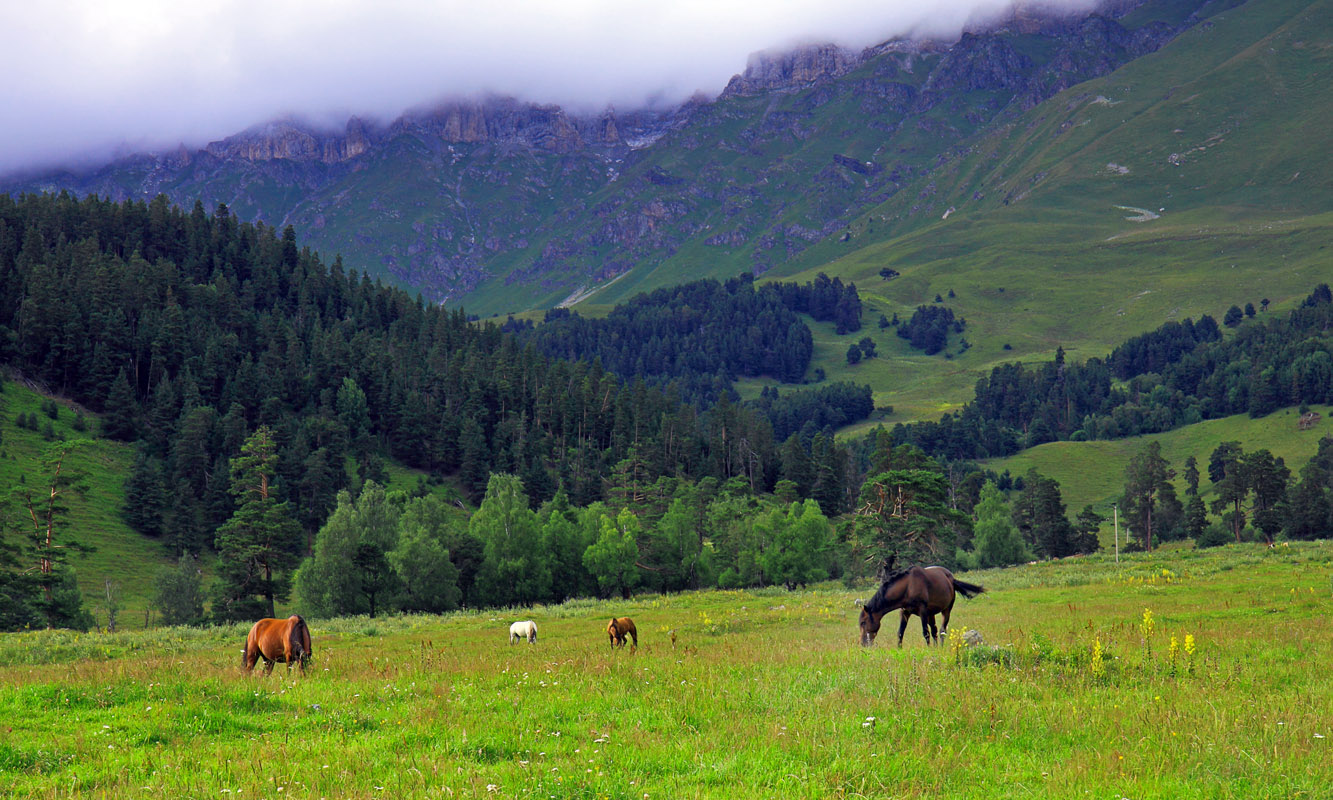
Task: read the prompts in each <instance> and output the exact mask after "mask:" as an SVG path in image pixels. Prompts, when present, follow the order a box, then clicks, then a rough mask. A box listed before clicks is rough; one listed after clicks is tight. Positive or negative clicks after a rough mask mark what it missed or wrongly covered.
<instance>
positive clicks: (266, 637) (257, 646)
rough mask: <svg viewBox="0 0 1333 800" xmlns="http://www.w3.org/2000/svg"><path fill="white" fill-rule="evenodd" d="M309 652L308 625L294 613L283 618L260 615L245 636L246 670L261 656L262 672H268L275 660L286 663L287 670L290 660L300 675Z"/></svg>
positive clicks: (289, 669) (252, 667)
mask: <svg viewBox="0 0 1333 800" xmlns="http://www.w3.org/2000/svg"><path fill="white" fill-rule="evenodd" d="M310 654H311V650H310V628H308V627H306V624H305V620H303V619H301V618H300V617H299V616H298V615H296V614H293V615H291V616H290V617H288V618H287V619H261V620H260V621H258V622H256V623H255V624H254V626H253V627H252V628H250V635H249V636H247V637H245V670H246V672H250V671H252V670H253V669H254V668H255V664H256V663H257V662H258V661H259V659H260V658H261V657H262V658H263V659H264V674H265V675H268V674H269V673H271V672H272V671H273V665H274V664H275V663H277V662H279V661H281V662H283V663H285V664H286V665H287V671H288V672H290V671H291V669H292V664H296V665H297V666H299V667H300V669H301V674H302V675H304V674H305V665H306V662H308V661H309V660H310Z"/></svg>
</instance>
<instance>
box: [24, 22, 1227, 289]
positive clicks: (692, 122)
mask: <svg viewBox="0 0 1333 800" xmlns="http://www.w3.org/2000/svg"><path fill="white" fill-rule="evenodd" d="M1154 2H1156V0H1148V2H1147V3H1145V4H1144V5H1153V4H1154ZM1158 5H1161V6H1163V8H1165V9H1167V11H1169V12H1171V13H1175V14H1176V18H1175V19H1174V20H1171V21H1166V20H1163V19H1162V17H1163V16H1169V14H1165V13H1158V14H1154V15H1148V16H1147V18H1146V19H1147V21H1144V22H1140V23H1135V24H1132V25H1127V24H1125V23H1124V22H1122V20H1123V18H1124V15H1125V14H1127V13H1129V12H1130V11H1133V9H1134V8H1138V7H1139V6H1138V5H1137V4H1125V3H1121V4H1120V5H1118V6H1116V7H1115V9H1114V10H1113V13H1111V14H1091V15H1087V16H1083V17H1079V18H1069V17H1067V16H1063V15H1051V14H1045V15H1041V14H1034V13H1032V12H1031V10H1030V9H1029V10H1022V11H1020V12H1016V13H1015V14H1014V15H1012V16H1011V17H1009V18H1007V19H1005V20H1002V21H1001V22H1000V23H999V24H997V25H992V26H990V27H988V28H986V29H984V30H977V31H972V32H968V33H965V34H963V35H962V36H961V37H960V38H959V39H958V40H957V41H955V42H949V43H943V42H933V41H891V42H885V43H883V44H881V45H878V46H875V47H871V48H866V49H865V50H862V51H851V50H848V49H846V48H842V47H839V46H836V45H830V44H822V45H809V46H806V47H800V48H796V49H794V50H791V51H787V52H782V53H762V54H756V55H755V56H752V57H751V59H750V60H749V63H748V64H747V66H746V69H745V71H744V72H743V73H741V74H739V75H737V76H735V77H733V78H732V79H731V81H730V82H729V83H728V84H727V86H726V88H725V89H724V90H723V91H722V92H721V93H720V95H719V96H718V97H717V98H716V99H712V100H709V99H704V98H694V99H691V100H690V101H688V102H686V103H684V104H682V105H681V106H679V107H676V108H672V109H666V110H653V109H649V110H633V111H629V112H618V111H616V110H615V109H605V110H603V111H601V112H598V113H579V112H572V111H568V110H565V109H562V108H560V107H558V106H552V105H540V104H534V103H528V102H523V101H520V100H517V99H513V98H504V97H484V98H475V99H470V100H456V101H451V102H447V103H443V104H440V105H437V106H432V107H427V108H422V109H416V110H413V111H410V112H408V113H406V114H404V115H403V116H401V117H399V118H398V119H396V120H394V121H392V122H390V123H388V124H377V123H374V122H372V121H366V120H361V119H358V118H352V119H351V120H349V121H348V122H347V124H346V126H345V128H344V129H343V130H341V131H336V130H321V129H320V128H318V127H317V126H312V125H308V124H304V123H302V122H300V121H297V120H293V119H288V120H279V121H276V122H273V123H269V124H266V125H261V126H256V127H255V128H251V129H250V130H247V131H245V132H243V133H241V134H237V135H236V136H232V137H228V138H226V139H223V140H221V141H218V142H213V143H210V144H209V145H207V146H206V147H204V148H202V149H200V150H196V151H189V150H187V149H185V148H178V149H177V150H174V151H171V152H169V153H164V154H156V155H142V156H135V157H132V158H129V159H123V160H121V161H118V162H116V163H113V164H110V165H107V166H105V167H103V168H100V169H97V170H93V171H91V172H84V173H72V172H63V173H53V174H49V175H44V176H39V177H37V178H28V179H23V180H3V179H0V190H11V191H22V190H33V189H40V190H59V189H70V190H73V191H77V192H93V193H97V194H100V195H103V196H107V197H111V198H113V199H118V200H119V199H126V198H143V199H147V198H150V197H152V196H154V195H156V194H157V193H159V192H162V193H165V194H167V195H168V196H169V197H170V198H171V199H172V200H173V201H175V202H177V203H181V204H184V205H190V204H193V203H194V202H195V201H196V200H202V201H203V202H204V203H205V204H206V205H212V204H214V203H218V202H225V203H227V204H228V205H229V207H231V208H232V210H233V211H234V212H235V213H237V214H238V215H240V216H242V217H244V218H260V219H263V220H264V221H266V222H269V223H271V224H279V225H283V224H288V223H291V224H294V225H297V226H298V227H299V228H300V229H301V231H302V235H303V237H305V238H306V239H307V240H308V241H310V242H311V243H312V244H313V245H314V246H316V247H318V248H319V249H321V250H324V251H327V252H339V253H341V254H343V256H344V260H345V261H346V262H347V263H348V264H349V266H352V267H354V268H358V269H365V270H367V271H368V272H370V273H371V274H373V275H378V276H383V277H387V278H390V279H391V280H394V281H396V282H399V283H401V284H405V285H408V286H412V287H414V288H417V289H420V290H421V291H422V292H423V293H424V294H426V296H428V297H431V298H433V299H436V300H441V301H447V302H463V303H466V304H467V305H468V307H469V308H475V309H479V310H482V311H487V310H500V311H503V310H519V309H521V308H524V307H533V306H537V307H541V306H551V305H555V304H557V303H558V302H560V301H562V300H564V299H566V298H568V297H570V296H571V295H580V294H583V293H586V292H588V291H589V290H590V289H592V288H595V287H597V286H600V285H605V284H607V283H609V282H610V281H612V280H616V281H617V282H618V284H619V286H620V288H621V289H622V290H624V291H628V290H630V289H631V288H633V287H643V288H650V287H651V286H654V285H664V284H665V283H670V282H678V281H679V280H688V279H691V278H694V277H699V276H702V275H727V274H734V273H735V272H736V271H739V270H741V269H745V270H750V271H753V272H755V273H760V272H764V271H767V270H769V269H772V268H774V267H776V266H778V265H780V264H782V263H785V262H786V261H788V260H790V259H792V258H794V257H795V256H797V255H799V254H800V253H801V252H802V251H804V250H805V249H806V248H807V247H809V246H810V245H811V244H813V243H814V242H817V241H820V240H822V239H824V238H826V237H829V236H836V235H837V234H838V231H839V230H840V229H841V228H842V227H843V226H844V225H845V224H846V222H847V220H849V219H850V218H851V217H852V216H853V215H855V214H856V213H857V212H859V211H860V210H862V209H865V208H867V207H869V206H871V205H874V204H876V203H880V202H883V201H884V200H885V199H886V198H889V197H892V196H894V195H895V194H896V193H897V192H899V191H901V190H902V188H903V187H904V186H906V185H908V184H909V183H911V182H913V181H918V180H921V179H922V178H923V176H926V175H928V174H929V173H930V171H931V170H932V169H936V168H938V167H939V166H940V165H941V164H943V163H945V162H947V161H948V160H949V159H951V158H953V157H954V155H953V154H955V153H957V152H959V150H958V148H960V147H963V146H964V144H963V143H964V142H965V141H966V140H967V139H968V138H969V137H971V136H973V135H975V134H976V133H977V132H978V131H979V130H981V129H982V128H984V127H985V126H987V125H990V124H992V123H993V121H994V120H996V119H997V118H999V117H1001V116H1003V115H1005V114H1012V113H1017V112H1019V111H1021V110H1024V109H1026V108H1030V107H1032V106H1033V105H1035V104H1037V103H1039V102H1041V101H1042V100H1044V99H1045V98H1047V97H1050V96H1052V95H1053V94H1055V93H1056V92H1058V91H1060V90H1062V89H1064V88H1067V87H1068V86H1071V85H1073V84H1075V83H1078V82H1080V81H1083V80H1087V79H1088V78H1091V77H1095V76H1097V75H1102V74H1106V73H1107V72H1109V71H1111V70H1114V69H1115V68H1117V67H1118V66H1119V65H1121V64H1124V63H1126V62H1128V61H1130V60H1132V59H1134V58H1137V57H1139V56H1141V55H1143V54H1145V53H1148V52H1152V51H1153V50H1155V49H1157V48H1158V47H1160V46H1161V45H1162V44H1164V43H1165V42H1167V41H1169V40H1170V39H1171V38H1172V37H1173V36H1174V35H1176V34H1177V33H1178V32H1179V31H1181V30H1183V29H1184V28H1186V27H1188V26H1189V25H1190V24H1192V23H1193V21H1194V17H1193V16H1192V14H1194V13H1195V12H1196V11H1197V8H1199V7H1202V6H1203V5H1205V3H1204V0H1196V3H1195V4H1194V5H1192V6H1190V7H1189V8H1186V9H1184V12H1186V13H1181V10H1180V4H1179V3H1166V2H1165V0H1161V2H1159V3H1158Z"/></svg>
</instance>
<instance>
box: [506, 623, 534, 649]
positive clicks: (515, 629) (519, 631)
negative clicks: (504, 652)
mask: <svg viewBox="0 0 1333 800" xmlns="http://www.w3.org/2000/svg"><path fill="white" fill-rule="evenodd" d="M525 637H526V638H527V640H528V644H536V643H537V623H535V622H533V621H532V620H530V619H528V620H524V621H522V622H515V623H514V624H513V625H510V626H509V643H510V644H513V643H515V642H517V641H518V640H519V639H522V638H525Z"/></svg>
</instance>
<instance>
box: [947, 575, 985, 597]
mask: <svg viewBox="0 0 1333 800" xmlns="http://www.w3.org/2000/svg"><path fill="white" fill-rule="evenodd" d="M953 589H954V591H955V592H958V593H959V594H961V595H962V596H963V597H966V598H967V599H968V600H971V599H972V598H973V597H976V596H977V595H979V594H981V593H982V592H984V591H986V587H984V586H978V585H977V584H975V583H968V582H967V581H960V580H958V579H957V578H954V579H953Z"/></svg>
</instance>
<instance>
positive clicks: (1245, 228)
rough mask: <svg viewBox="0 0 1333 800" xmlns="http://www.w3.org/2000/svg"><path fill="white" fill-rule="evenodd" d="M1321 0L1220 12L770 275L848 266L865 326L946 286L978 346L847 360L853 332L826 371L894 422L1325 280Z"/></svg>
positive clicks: (1331, 162) (891, 351) (1327, 164)
mask: <svg viewBox="0 0 1333 800" xmlns="http://www.w3.org/2000/svg"><path fill="white" fill-rule="evenodd" d="M1331 10H1333V9H1331V8H1330V4H1329V3H1327V2H1321V3H1308V2H1304V0H1291V1H1288V2H1283V1H1282V0H1278V1H1277V2H1271V3H1253V2H1252V3H1246V4H1244V5H1240V6H1238V7H1236V8H1233V9H1230V10H1227V11H1225V12H1221V13H1218V14H1216V15H1214V16H1212V17H1210V18H1209V20H1208V21H1207V22H1206V23H1204V24H1202V25H1199V26H1197V27H1196V28H1194V29H1192V30H1190V31H1189V32H1187V33H1186V34H1184V35H1182V36H1181V37H1179V38H1178V39H1177V40H1175V41H1173V42H1172V43H1170V44H1168V45H1167V46H1166V47H1164V48H1162V50H1160V51H1159V52H1157V53H1154V54H1151V55H1149V56H1145V57H1143V58H1141V59H1138V60H1136V61H1134V62H1131V63H1130V64H1128V65H1126V66H1125V67H1123V68H1121V69H1120V70H1118V71H1116V72H1115V73H1113V74H1111V75H1108V76H1106V77H1103V78H1099V79H1096V80H1092V81H1089V82H1087V83H1084V84H1080V85H1078V86H1075V87H1073V88H1071V89H1068V90H1067V91H1065V92H1063V93H1061V94H1060V95H1057V96H1056V97H1054V98H1052V99H1051V100H1049V101H1047V102H1045V103H1042V104H1041V105H1039V106H1037V107H1035V108H1033V109H1031V110H1030V111H1028V112H1027V113H1026V114H1024V115H1022V116H1021V117H1020V118H1019V119H1017V120H1016V121H1014V122H1012V123H1011V124H1007V125H1004V126H1002V127H1001V128H1000V130H999V131H998V132H993V133H991V134H990V135H988V136H987V137H985V138H983V139H981V140H978V141H977V142H975V143H974V144H973V146H971V147H968V148H966V149H965V150H964V151H962V152H961V154H960V155H959V156H958V157H957V158H956V159H955V160H953V161H952V162H950V163H949V164H948V165H946V166H943V167H941V168H940V169H939V170H936V171H935V172H933V173H932V174H931V175H930V176H929V178H928V179H924V180H923V181H922V182H919V183H918V184H916V185H914V186H913V187H909V188H908V189H905V190H903V191H902V192H900V193H899V194H898V195H897V196H895V198H893V199H891V200H889V201H888V202H886V203H885V204H884V205H882V206H881V207H879V208H877V209H875V210H874V211H872V212H870V213H868V214H866V215H863V216H862V217H860V218H859V219H857V220H856V221H855V222H853V223H852V224H851V225H850V226H849V227H848V229H847V230H846V231H845V232H844V236H835V237H831V238H830V239H828V240H826V241H824V242H822V243H821V244H818V245H816V246H815V247H813V248H811V249H810V251H808V252H807V253H806V254H804V255H803V256H802V257H801V259H799V261H800V262H801V263H803V264H804V266H805V269H804V271H801V272H796V273H793V272H792V270H791V269H788V268H781V269H779V270H776V271H775V273H774V277H778V276H781V277H783V278H784V279H786V278H789V277H791V276H792V275H793V274H795V276H796V278H798V279H809V278H810V277H812V276H813V275H814V274H815V273H816V272H819V271H824V272H827V273H828V274H830V275H837V276H840V277H842V278H843V279H844V280H852V281H855V282H856V284H857V287H858V288H859V289H860V290H861V292H862V295H863V298H864V299H865V305H866V309H867V311H868V314H867V317H866V320H867V322H869V323H871V324H872V325H873V322H874V320H875V319H877V318H878V315H879V314H880V313H884V314H887V315H888V316H890V317H891V316H892V315H893V313H895V312H896V313H898V314H899V315H900V316H904V315H908V314H910V313H911V311H912V309H914V308H915V307H916V306H918V305H921V304H926V303H930V302H932V300H933V298H934V297H935V296H936V295H937V294H938V295H941V296H947V293H948V292H949V291H950V290H953V291H954V292H955V294H956V295H957V297H956V298H954V299H946V300H945V303H946V304H947V305H949V306H950V307H951V308H953V309H954V311H955V313H957V314H959V315H961V316H963V317H965V318H966V319H967V322H968V328H967V331H966V333H965V334H964V336H965V337H966V339H967V340H968V341H969V342H970V343H972V345H973V347H972V349H970V350H968V351H966V352H964V353H961V354H960V353H958V352H957V347H956V345H955V346H953V347H951V351H952V352H953V354H954V358H953V359H952V360H946V359H945V358H944V357H943V356H938V357H935V358H925V357H924V356H919V355H916V356H912V357H910V358H907V359H899V358H894V359H892V361H889V360H887V359H881V360H880V361H879V362H871V363H869V364H865V363H863V364H862V365H859V366H857V367H853V368H850V369H849V368H847V367H846V364H845V358H844V356H845V351H846V346H847V342H845V341H841V340H837V341H827V340H826V341H827V346H826V347H822V348H821V349H820V360H819V362H818V363H817V366H822V367H824V368H825V370H826V371H827V372H828V374H829V376H830V377H831V378H834V377H838V378H841V377H848V376H851V377H856V376H858V375H859V376H860V377H859V378H857V379H858V380H861V381H863V382H868V383H870V384H871V386H872V387H873V388H875V390H876V402H877V404H881V405H883V404H890V405H893V406H894V407H895V409H897V410H898V412H899V417H898V418H901V419H919V418H934V417H937V416H938V414H939V412H941V411H943V410H948V409H949V408H952V407H955V406H956V404H957V403H960V402H962V401H965V400H966V399H967V398H968V397H969V396H970V391H969V389H970V386H971V385H972V383H973V382H974V381H975V379H976V378H977V377H979V376H980V375H982V374H984V373H986V372H988V371H989V370H990V368H991V367H993V366H994V365H995V364H997V363H1000V362H1003V361H1010V360H1016V359H1021V360H1028V359H1036V358H1044V359H1049V358H1050V357H1051V355H1052V354H1053V353H1054V350H1055V348H1056V347H1057V346H1063V347H1064V348H1065V350H1066V352H1067V353H1069V354H1070V356H1071V357H1072V358H1074V359H1082V358H1087V357H1090V356H1103V355H1105V354H1106V353H1107V352H1109V351H1110V349H1111V348H1112V347H1114V346H1115V345H1116V344H1119V343H1120V342H1121V341H1123V340H1124V339H1125V338H1127V337H1129V336H1132V335H1135V334H1138V333H1142V332H1144V331H1146V330H1150V329H1152V328H1155V327H1156V326H1158V325H1160V324H1161V323H1162V322H1165V321H1167V320H1171V319H1183V318H1185V317H1198V316H1199V315H1201V314H1205V313H1208V314H1212V315H1214V316H1215V317H1219V318H1220V316H1221V314H1222V313H1223V312H1224V311H1225V310H1226V308H1227V307H1229V306H1230V305H1232V304H1238V305H1242V306H1243V305H1244V304H1245V303H1246V302H1253V303H1254V304H1255V305H1256V306H1257V305H1258V304H1259V301H1260V300H1262V299H1264V298H1268V299H1269V300H1271V301H1272V303H1273V306H1272V308H1273V309H1274V310H1279V311H1280V310H1283V309H1285V308H1287V307H1289V306H1290V305H1291V304H1292V303H1294V302H1297V301H1298V300H1299V299H1300V298H1302V297H1304V296H1305V294H1306V293H1308V292H1309V291H1310V289H1311V288H1313V286H1314V285H1316V284H1317V283H1319V282H1321V281H1328V280H1329V279H1330V278H1333V264H1330V260H1329V258H1330V256H1329V253H1328V251H1327V249H1326V248H1327V242H1328V240H1329V238H1330V235H1333V214H1330V213H1329V209H1330V208H1331V207H1333V189H1331V188H1330V187H1333V157H1330V156H1329V154H1328V153H1327V152H1326V149H1324V148H1309V147H1307V146H1306V144H1307V143H1309V142H1312V141H1318V140H1320V139H1321V137H1322V135H1323V134H1322V132H1323V131H1325V130H1327V129H1328V128H1329V127H1330V125H1333V105H1330V104H1329V103H1327V102H1325V101H1324V100H1323V99H1322V98H1323V93H1324V92H1325V91H1326V88H1327V86H1328V85H1329V79H1330V78H1331V77H1333V59H1331V58H1330V57H1329V55H1328V54H1329V52H1330V47H1333V13H1329V12H1330V11H1331ZM1143 212H1147V213H1143ZM844 239H845V241H844ZM883 268H890V269H893V270H896V271H897V272H899V273H900V277H897V278H894V279H893V280H889V281H885V280H883V279H882V278H881V277H880V275H879V272H880V270H881V269H883ZM859 335H860V334H858V336H859ZM872 336H874V338H875V339H876V341H877V343H878V344H879V345H880V349H881V351H882V352H884V353H885V354H886V355H897V354H902V353H904V352H905V348H903V347H902V346H901V345H896V343H895V342H894V340H893V339H892V337H889V336H882V335H880V334H879V333H878V332H877V331H875V332H872ZM886 344H894V345H895V346H892V347H886V346H885V345H886ZM1006 344H1008V345H1010V347H1011V348H1012V349H1011V350H1005V349H1004V345H1006Z"/></svg>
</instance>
